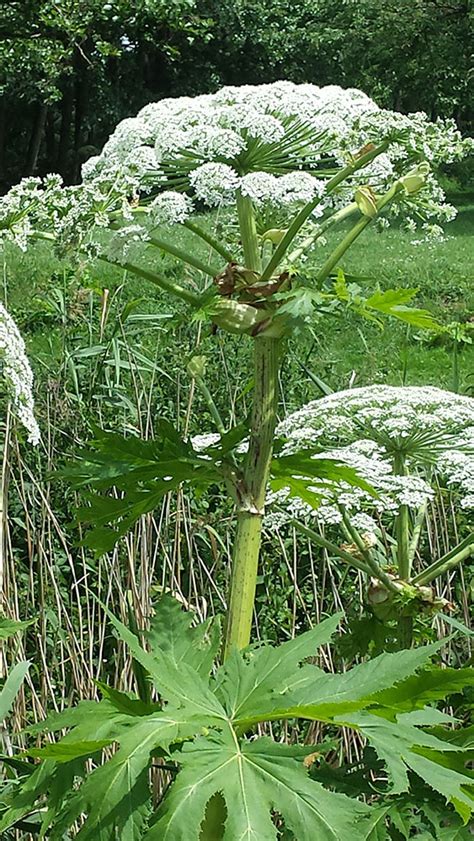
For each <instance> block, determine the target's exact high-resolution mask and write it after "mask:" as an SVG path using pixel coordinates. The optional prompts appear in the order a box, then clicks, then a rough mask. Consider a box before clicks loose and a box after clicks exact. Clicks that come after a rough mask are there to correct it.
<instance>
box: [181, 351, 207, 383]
mask: <svg viewBox="0 0 474 841" xmlns="http://www.w3.org/2000/svg"><path fill="white" fill-rule="evenodd" d="M186 367H187V370H188V374H189V376H190V377H199V378H200V379H202V378H203V377H204V374H205V372H206V357H205V356H193V357H192V358H191V359H190V360H189V362H188V364H187V366H186Z"/></svg>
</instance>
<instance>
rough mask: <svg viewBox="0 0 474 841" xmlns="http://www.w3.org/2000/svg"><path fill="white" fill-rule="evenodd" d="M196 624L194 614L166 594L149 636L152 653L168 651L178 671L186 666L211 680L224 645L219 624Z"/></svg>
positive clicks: (160, 602) (151, 625)
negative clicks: (182, 666) (181, 666)
mask: <svg viewBox="0 0 474 841" xmlns="http://www.w3.org/2000/svg"><path fill="white" fill-rule="evenodd" d="M193 621H194V618H193V614H192V613H191V612H189V611H188V612H187V611H185V610H183V609H182V606H181V605H180V604H179V602H178V601H177V600H176V599H173V598H172V597H171V596H169V595H167V594H165V595H164V596H162V597H161V599H160V600H159V601H158V602H157V603H156V605H155V614H154V616H153V617H152V619H151V620H150V630H149V631H148V632H146V634H145V636H146V638H147V640H148V642H149V644H150V647H151V649H152V651H161V652H164V653H165V654H166V655H167V656H168V657H169V658H170V659H171V661H172V662H173V663H174V665H175V666H176V667H177V668H179V667H180V664H181V663H185V664H187V665H188V666H192V668H193V669H195V670H196V672H197V673H198V674H199V675H200V676H201V677H202V678H203V679H208V678H209V674H210V672H211V670H212V667H213V664H214V660H215V659H216V657H217V654H218V652H219V649H220V644H221V639H220V627H219V623H218V621H213V620H208V621H207V622H201V623H200V624H199V625H194V624H193Z"/></svg>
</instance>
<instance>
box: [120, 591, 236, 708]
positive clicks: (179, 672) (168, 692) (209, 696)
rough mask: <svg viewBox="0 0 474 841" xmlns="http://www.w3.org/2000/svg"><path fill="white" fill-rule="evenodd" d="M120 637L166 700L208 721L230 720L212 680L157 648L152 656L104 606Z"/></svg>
mask: <svg viewBox="0 0 474 841" xmlns="http://www.w3.org/2000/svg"><path fill="white" fill-rule="evenodd" d="M104 610H105V612H106V613H107V615H108V617H109V619H110V621H111V623H112V625H113V626H114V628H115V629H116V631H117V633H118V635H119V637H120V639H121V640H123V642H125V643H126V645H127V646H128V648H129V649H130V652H131V653H132V654H133V657H134V658H135V660H138V662H139V663H141V664H142V666H143V667H144V668H145V669H147V671H148V672H149V674H150V676H151V678H152V679H153V682H154V684H155V686H156V688H157V690H158V692H159V693H160V695H162V696H163V697H164V698H165V699H166V700H168V701H172V702H174V703H176V704H177V705H178V706H182V707H185V708H186V710H187V711H188V712H190V713H191V712H192V713H193V714H196V715H199V714H203V715H205V716H207V720H208V722H209V723H210V722H215V721H221V720H222V719H226V714H225V710H224V708H223V707H222V705H221V704H220V703H219V701H218V700H217V698H216V696H215V695H214V694H213V693H212V692H211V691H210V689H209V687H208V681H206V680H203V679H202V678H201V677H200V675H199V674H198V673H197V672H196V671H195V670H194V669H193V668H192V667H191V666H188V665H187V664H186V663H185V662H184V661H181V662H180V663H179V664H177V663H176V662H175V661H174V660H173V657H172V656H169V654H167V653H166V652H165V651H163V650H160V649H158V648H155V650H154V651H153V652H152V653H150V652H148V651H145V649H144V648H142V646H141V645H140V642H139V640H138V638H137V637H136V636H135V634H132V632H131V631H129V629H128V628H127V627H126V626H125V625H124V624H123V623H122V622H120V620H119V619H117V618H116V617H115V616H113V614H111V613H110V611H109V610H107V608H105V607H104Z"/></svg>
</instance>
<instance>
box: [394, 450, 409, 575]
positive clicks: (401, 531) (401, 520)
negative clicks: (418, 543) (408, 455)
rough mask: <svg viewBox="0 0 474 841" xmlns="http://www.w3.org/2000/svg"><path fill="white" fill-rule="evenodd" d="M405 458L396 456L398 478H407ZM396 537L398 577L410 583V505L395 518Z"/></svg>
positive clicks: (395, 465) (405, 506) (404, 506)
mask: <svg viewBox="0 0 474 841" xmlns="http://www.w3.org/2000/svg"><path fill="white" fill-rule="evenodd" d="M406 472H407V471H406V464H405V457H404V456H403V455H402V454H401V453H400V454H397V455H396V456H395V463H394V473H395V475H396V476H406ZM395 537H396V541H397V566H398V575H399V577H400V578H401V579H402V581H410V576H411V552H410V509H409V507H408V505H400V508H399V511H398V514H397V516H396V518H395Z"/></svg>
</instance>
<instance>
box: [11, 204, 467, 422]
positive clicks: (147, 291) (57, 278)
mask: <svg viewBox="0 0 474 841" xmlns="http://www.w3.org/2000/svg"><path fill="white" fill-rule="evenodd" d="M473 232H474V204H470V203H469V202H467V201H466V202H465V203H464V204H461V205H460V208H459V214H458V217H457V218H456V220H455V221H454V222H453V223H451V224H450V225H449V226H448V228H447V237H446V239H445V240H444V241H442V242H436V243H433V244H429V243H426V242H421V243H419V244H415V243H414V240H416V239H417V236H416V235H415V236H414V235H413V234H410V233H407V232H403V231H401V230H398V229H396V228H392V229H389V230H388V231H384V232H383V233H378V232H376V231H375V230H373V229H369V230H368V231H366V232H364V234H363V235H362V236H361V237H360V238H359V240H358V241H357V242H356V243H355V245H354V246H353V247H352V248H351V249H350V251H349V252H348V254H347V255H346V258H345V259H344V262H343V268H344V270H345V271H346V272H347V273H349V274H353V275H360V276H363V277H364V278H368V280H367V279H365V280H364V281H362V283H363V285H365V286H366V287H367V288H374V287H376V286H377V285H380V286H381V287H382V288H393V287H397V286H402V287H416V288H417V289H418V290H419V292H418V297H417V304H418V305H419V306H423V307H426V308H427V309H429V310H430V311H431V312H432V313H433V314H434V315H435V316H436V317H437V318H438V319H439V321H440V322H441V323H443V324H447V323H450V322H455V321H460V322H472V319H473V313H474V283H473V280H474V276H473V274H474V273H473V270H472V266H473V265H474V237H473V236H472V233H473ZM189 236H190V235H189V233H188V232H184V237H183V238H184V239H186V238H187V237H189ZM338 236H340V233H339V234H338ZM331 244H332V240H331V239H329V241H328V244H327V245H326V246H325V247H323V248H319V249H316V250H315V251H314V252H313V257H312V261H317V262H318V263H320V262H321V261H322V260H323V258H324V256H325V253H326V252H327V250H328V249H330V248H331ZM202 256H203V257H205V256H206V252H205V251H204V252H203V254H202ZM154 262H155V263H157V264H158V265H159V266H160V268H161V269H162V270H163V271H165V272H167V273H171V274H176V271H177V269H176V265H175V264H174V263H173V262H172V261H170V260H169V259H168V258H166V257H162V256H154ZM178 271H179V270H178ZM5 280H6V286H7V287H8V303H9V306H11V308H12V311H13V313H14V314H15V316H16V317H17V318H18V321H19V322H20V324H21V325H22V327H23V330H24V331H25V332H26V335H27V340H28V344H29V349H30V353H31V355H32V359H33V364H34V365H35V367H36V368H37V370H38V373H39V375H40V377H41V371H42V370H43V371H46V372H47V373H48V376H50V375H51V372H52V370H53V371H54V368H55V367H57V365H59V364H60V363H61V356H62V354H63V351H64V331H65V329H66V330H67V331H68V334H69V338H70V340H72V343H73V345H74V346H75V347H80V346H84V345H86V346H87V345H88V346H89V347H90V346H91V345H93V344H94V343H96V342H97V332H100V331H98V323H99V321H100V318H101V315H103V313H104V301H103V297H101V295H102V290H103V289H104V288H105V289H110V290H112V292H111V295H110V296H109V299H108V301H109V302H110V301H111V300H112V299H113V306H112V307H110V308H109V310H108V313H107V314H108V329H109V332H110V329H111V328H112V327H113V323H114V318H116V315H117V314H118V313H120V312H121V311H122V312H123V307H124V306H125V305H126V304H127V302H129V301H130V300H134V301H136V302H137V303H136V307H137V310H136V312H138V313H140V312H141V313H147V314H152V313H161V314H163V313H167V312H173V310H174V304H173V303H169V302H168V301H166V299H165V298H164V297H163V295H162V294H161V292H160V291H159V290H157V289H156V288H154V287H152V286H151V285H150V284H147V283H146V282H145V281H137V280H136V279H135V278H128V279H127V278H126V277H125V275H124V273H123V272H120V271H117V270H115V269H113V268H110V267H108V266H104V265H99V264H98V265H97V266H95V267H94V268H93V269H92V270H87V271H86V272H85V273H84V272H82V273H81V272H79V273H78V274H77V279H75V278H74V276H73V275H71V274H70V273H69V272H66V271H65V270H64V268H63V267H62V266H61V264H60V263H59V261H58V260H56V259H55V257H54V256H53V255H52V254H51V251H50V250H49V249H48V248H47V247H44V246H42V247H38V248H37V249H36V251H35V257H34V260H33V262H32V260H31V254H28V255H26V256H25V255H22V254H20V253H19V252H15V254H14V255H11V256H9V259H8V262H7V265H6V268H5ZM190 280H191V282H193V280H192V279H190ZM87 290H89V292H87ZM164 327H165V322H161V325H160V329H163V328H164ZM156 338H157V334H156V333H153V332H152V333H151V334H150V332H149V331H148V330H146V329H145V330H143V331H142V333H141V334H139V335H135V339H134V341H135V343H136V340H137V339H138V341H139V345H140V347H141V348H142V350H143V351H144V352H145V353H148V354H151V355H152V356H153V357H155V356H156V352H157V346H156ZM195 342H196V326H195V325H194V326H189V324H188V323H187V322H184V323H182V324H181V325H180V326H179V329H178V333H176V326H175V322H173V326H172V331H171V334H170V343H168V342H167V343H165V345H166V353H165V358H163V359H161V362H160V359H159V358H156V364H157V365H160V364H161V365H162V367H163V363H165V366H164V367H166V369H167V371H168V373H169V375H170V376H171V377H172V379H173V381H175V374H176V373H177V371H176V369H175V370H171V367H170V365H169V362H170V360H171V358H175V361H176V364H177V365H178V368H181V374H184V365H183V353H182V347H183V345H184V347H185V348H186V351H189V352H190V353H192V351H193V346H194V345H195ZM217 344H218V346H219V349H220V350H219V353H217V354H216V341H215V339H214V338H210V337H209V336H208V335H207V333H206V330H204V331H202V333H200V334H199V346H200V348H201V351H203V352H205V353H207V354H208V359H209V363H208V364H209V368H208V370H209V382H210V385H211V386H212V385H213V384H214V383H215V384H217V383H219V382H220V377H219V367H220V365H221V362H222V354H225V357H226V359H227V360H228V363H229V364H228V369H229V371H230V373H229V376H230V377H231V379H233V388H234V390H235V391H236V392H238V391H239V389H244V388H245V382H240V379H239V376H238V375H235V376H234V375H233V374H232V368H233V365H232V361H233V359H237V358H238V359H239V360H240V362H241V361H242V354H244V355H245V354H246V353H247V348H246V344H247V343H246V340H245V339H243V340H239V339H234V338H231V339H230V340H229V339H227V338H224V337H222V336H220V337H219V339H218V343H217ZM201 351H200V352H201ZM459 351H460V352H459V368H460V383H459V387H460V389H461V390H462V391H469V390H470V389H472V388H474V377H473V371H474V345H473V344H462V345H461V346H460V347H459ZM160 353H161V352H160V349H159V348H158V356H160ZM62 361H64V360H62ZM301 363H303V364H304V366H305V368H306V369H307V370H308V371H309V372H310V374H311V373H313V374H315V375H317V376H318V377H319V378H321V379H322V380H324V381H325V382H326V383H327V384H328V386H329V387H330V388H332V389H339V388H345V387H347V386H348V385H349V384H353V385H364V384H367V383H373V382H386V383H390V384H402V383H405V384H413V385H417V384H432V385H438V386H441V387H445V388H448V389H449V388H452V386H453V342H452V340H451V339H450V338H449V337H448V336H433V335H431V334H427V333H425V334H423V333H422V332H421V331H419V330H407V329H406V327H405V326H404V325H401V324H399V323H396V322H394V321H390V322H389V323H387V326H386V327H385V329H384V330H383V331H381V330H380V329H379V328H378V327H377V326H375V325H373V324H371V323H369V322H366V321H364V320H362V319H360V318H358V317H356V316H354V315H353V314H351V313H347V315H345V316H344V317H342V318H341V317H338V318H337V319H335V318H332V317H326V318H325V319H320V320H318V321H316V322H315V324H314V326H313V328H312V330H311V331H310V333H307V334H306V335H305V336H304V338H303V339H302V338H301V337H300V336H298V337H297V339H296V341H293V340H290V342H289V357H288V363H287V365H286V366H285V371H284V374H283V384H284V386H285V393H286V396H287V399H288V400H289V401H290V404H291V407H293V406H295V405H298V403H301V402H303V401H304V400H306V399H309V398H312V397H314V396H317V395H318V393H319V390H318V388H317V386H315V384H314V382H313V381H312V379H311V376H310V375H306V376H302V368H301ZM235 367H236V368H239V369H242V367H243V366H242V365H241V364H239V365H237V366H235ZM215 391H216V392H217V394H216V399H217V401H218V402H219V396H220V391H221V389H220V387H217V388H216V389H215ZM169 397H170V399H172V394H171V392H170V395H169ZM224 400H225V403H224V406H225V407H227V396H226V397H225V398H224Z"/></svg>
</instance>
